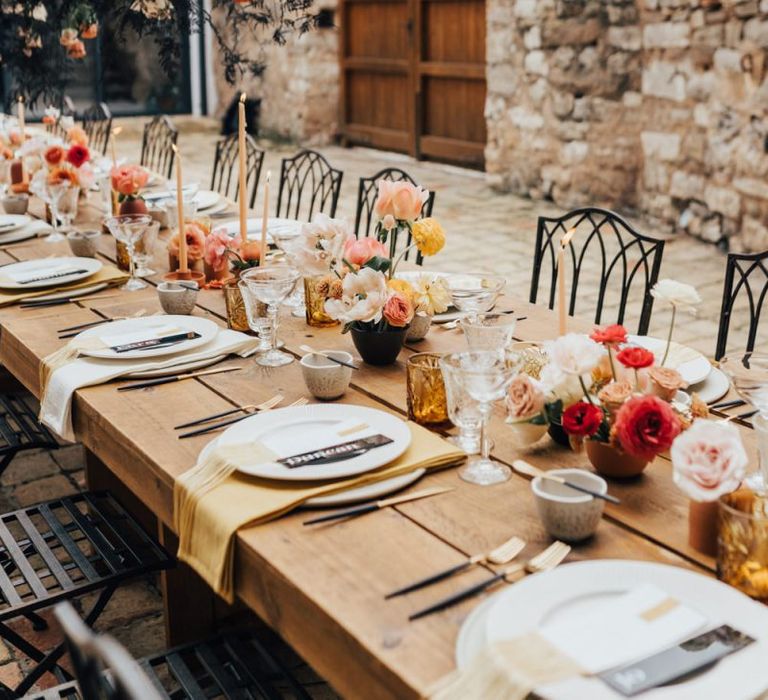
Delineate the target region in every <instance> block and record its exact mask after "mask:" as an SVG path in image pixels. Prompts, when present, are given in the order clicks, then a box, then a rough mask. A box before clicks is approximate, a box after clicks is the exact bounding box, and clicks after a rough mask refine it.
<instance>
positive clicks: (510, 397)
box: [505, 374, 544, 419]
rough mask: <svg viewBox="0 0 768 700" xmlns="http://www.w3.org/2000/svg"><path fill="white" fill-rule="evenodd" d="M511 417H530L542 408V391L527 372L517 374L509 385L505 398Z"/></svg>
mask: <svg viewBox="0 0 768 700" xmlns="http://www.w3.org/2000/svg"><path fill="white" fill-rule="evenodd" d="M505 404H506V407H507V412H508V413H509V415H510V416H511V417H512V418H518V419H522V418H531V417H532V416H535V415H537V414H539V413H541V411H542V409H543V408H544V393H543V392H542V391H541V389H540V388H539V386H538V384H537V382H536V381H535V380H534V379H531V378H530V377H529V376H528V375H527V374H518V375H517V376H516V377H515V378H514V379H513V380H512V383H511V384H510V385H509V389H508V390H507V396H506V399H505Z"/></svg>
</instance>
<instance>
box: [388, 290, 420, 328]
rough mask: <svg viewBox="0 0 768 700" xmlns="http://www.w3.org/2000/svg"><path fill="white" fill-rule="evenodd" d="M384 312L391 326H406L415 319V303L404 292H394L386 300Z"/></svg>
mask: <svg viewBox="0 0 768 700" xmlns="http://www.w3.org/2000/svg"><path fill="white" fill-rule="evenodd" d="M383 314H384V318H385V319H386V321H387V323H389V325H390V326H394V327H395V328H405V327H406V326H407V325H408V324H409V323H410V322H411V320H412V319H413V304H412V303H411V301H410V299H408V298H407V297H406V296H405V295H404V294H401V293H400V292H394V293H392V294H390V295H389V298H388V299H387V301H386V302H385V304H384V310H383Z"/></svg>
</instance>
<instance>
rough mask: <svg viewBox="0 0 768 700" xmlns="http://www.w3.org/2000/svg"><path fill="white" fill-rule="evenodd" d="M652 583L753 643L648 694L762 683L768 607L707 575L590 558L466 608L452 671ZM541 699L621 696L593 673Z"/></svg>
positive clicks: (711, 623) (682, 699) (732, 698)
mask: <svg viewBox="0 0 768 700" xmlns="http://www.w3.org/2000/svg"><path fill="white" fill-rule="evenodd" d="M640 583H651V584H654V585H656V586H658V587H659V588H661V589H663V590H664V591H666V592H667V593H669V594H670V595H671V596H672V597H675V598H677V599H679V600H680V601H681V602H683V603H684V604H686V605H689V606H690V607H692V608H695V609H696V610H698V611H699V612H700V613H703V614H704V615H706V616H707V617H708V618H709V620H708V623H707V625H706V628H707V629H711V628H712V627H716V626H718V625H719V624H723V623H727V624H730V625H732V626H733V627H735V628H736V629H738V630H740V631H742V632H746V633H747V634H749V635H750V636H752V637H754V638H755V639H756V640H757V641H756V642H755V643H754V644H751V645H750V646H749V647H747V648H745V649H742V650H741V651H738V652H736V653H735V654H733V655H731V656H729V657H728V658H726V659H723V660H721V661H720V662H719V663H718V664H717V666H715V667H714V668H713V669H711V670H708V671H706V672H703V673H701V674H698V675H696V676H693V677H692V678H690V679H689V680H688V681H687V682H684V683H677V684H674V685H669V686H666V687H662V688H656V689H654V690H651V691H648V692H646V693H644V694H643V696H642V697H643V698H649V699H652V700H673V699H674V700H702V699H703V698H728V699H729V700H740V699H742V698H743V699H744V700H746V698H753V697H755V696H757V695H759V694H760V693H761V692H762V691H763V690H765V689H766V688H768V667H766V665H765V663H764V661H761V660H764V659H765V658H766V654H768V608H766V607H765V606H763V605H760V604H759V603H756V602H755V601H753V600H750V599H749V598H748V597H747V596H745V595H744V594H743V593H740V592H739V591H737V590H736V589H735V588H732V587H730V586H728V585H726V584H724V583H721V582H720V581H717V580H715V579H713V578H709V577H707V576H703V575H701V574H698V573H695V572H693V571H691V570H688V569H683V568H681V567H677V566H669V565H667V564H658V563H655V562H641V561H625V560H605V559H604V560H596V561H584V562H575V563H572V564H564V565H561V566H560V567H558V568H557V569H554V570H553V571H548V572H545V573H541V574H535V575H532V576H528V577H527V578H525V579H523V580H522V581H520V582H519V583H516V584H514V585H512V586H508V587H506V588H504V589H503V590H502V591H500V592H499V593H497V594H495V595H493V596H491V597H490V598H488V599H487V600H486V601H484V602H483V603H482V605H480V606H478V607H477V608H475V610H473V611H472V612H471V613H470V615H469V616H468V617H467V619H466V620H465V621H464V625H463V626H462V629H461V632H460V633H459V637H458V639H457V643H456V663H457V665H458V667H459V669H465V668H467V667H468V666H469V664H470V663H471V662H472V660H473V659H474V658H475V656H476V655H477V654H478V653H479V652H480V651H482V649H483V648H484V647H485V646H487V645H488V644H492V643H494V642H498V641H501V640H503V639H511V638H514V637H517V636H519V635H521V634H524V633H526V632H529V631H531V630H535V629H536V628H537V627H538V626H539V624H541V623H542V622H545V621H546V622H549V621H551V620H554V619H567V617H568V616H569V615H570V614H574V613H576V611H578V613H579V614H583V613H584V612H585V611H587V612H588V610H589V609H590V607H592V608H594V607H596V606H598V605H600V604H601V603H603V602H605V601H607V600H610V599H612V598H613V597H615V596H617V595H622V594H624V593H626V592H628V591H629V590H631V589H633V588H635V587H636V586H637V585H638V584H640ZM537 694H538V695H540V696H541V697H543V698H545V699H546V700H574V699H575V698H589V699H590V700H616V699H617V698H620V697H622V696H620V695H618V694H617V693H616V692H615V691H613V690H612V689H611V688H609V687H608V686H606V685H605V684H603V683H602V682H601V681H599V680H597V679H595V678H574V679H569V680H566V681H561V682H558V683H551V684H549V685H547V686H542V687H540V688H537Z"/></svg>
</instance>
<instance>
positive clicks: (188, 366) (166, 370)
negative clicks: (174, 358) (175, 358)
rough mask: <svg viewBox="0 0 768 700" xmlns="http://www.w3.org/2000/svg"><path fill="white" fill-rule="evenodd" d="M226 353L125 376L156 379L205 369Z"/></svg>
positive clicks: (224, 356) (224, 357) (218, 360)
mask: <svg viewBox="0 0 768 700" xmlns="http://www.w3.org/2000/svg"><path fill="white" fill-rule="evenodd" d="M110 325H111V324H110ZM226 357H227V356H226V355H216V357H208V358H206V359H204V360H192V361H190V362H182V363H180V364H178V365H173V367H160V368H158V369H145V370H143V371H141V372H131V373H130V374H126V375H125V378H128V379H155V378H157V377H170V376H171V375H172V374H183V373H184V372H192V371H193V370H196V369H204V368H205V367H210V366H211V365H215V364H216V363H217V362H221V361H222V360H224V359H226Z"/></svg>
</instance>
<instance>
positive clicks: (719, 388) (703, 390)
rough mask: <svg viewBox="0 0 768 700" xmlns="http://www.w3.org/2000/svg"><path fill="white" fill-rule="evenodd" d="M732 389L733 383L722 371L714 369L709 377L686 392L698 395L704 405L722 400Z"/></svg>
mask: <svg viewBox="0 0 768 700" xmlns="http://www.w3.org/2000/svg"><path fill="white" fill-rule="evenodd" d="M730 389H731V382H730V380H729V379H728V376H727V375H726V374H725V372H723V371H722V370H719V369H717V367H713V368H712V371H711V372H710V373H709V376H707V378H706V379H705V380H704V381H703V382H699V383H698V384H693V385H692V386H689V387H688V388H687V389H686V391H687V392H688V393H689V394H693V393H695V394H698V396H699V398H700V399H701V400H702V401H703V402H704V403H712V402H714V401H717V400H718V399H722V398H723V396H725V395H726V394H727V393H728V392H729V391H730Z"/></svg>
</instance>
